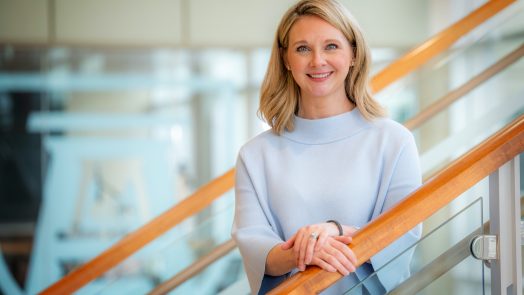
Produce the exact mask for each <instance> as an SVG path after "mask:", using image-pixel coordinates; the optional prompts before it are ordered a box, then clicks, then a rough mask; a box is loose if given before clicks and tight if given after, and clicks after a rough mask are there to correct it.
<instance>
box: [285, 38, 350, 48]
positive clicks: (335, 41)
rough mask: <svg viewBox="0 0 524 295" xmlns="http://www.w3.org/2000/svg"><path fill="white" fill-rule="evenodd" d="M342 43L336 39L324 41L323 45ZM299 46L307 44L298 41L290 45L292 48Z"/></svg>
mask: <svg viewBox="0 0 524 295" xmlns="http://www.w3.org/2000/svg"><path fill="white" fill-rule="evenodd" d="M333 42H334V43H343V42H341V41H340V40H338V39H327V40H325V41H324V43H333ZM299 44H300V45H301V44H308V42H307V41H306V40H300V41H296V42H294V43H293V44H291V46H292V47H294V46H296V45H299Z"/></svg>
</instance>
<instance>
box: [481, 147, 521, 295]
mask: <svg viewBox="0 0 524 295" xmlns="http://www.w3.org/2000/svg"><path fill="white" fill-rule="evenodd" d="M489 194H490V196H489V215H490V221H491V223H490V234H493V235H497V237H498V259H497V260H493V261H491V294H504V295H506V294H507V295H522V270H521V260H522V257H521V251H520V170H519V157H518V156H516V157H515V158H513V159H512V160H511V161H509V162H507V163H506V164H504V165H503V166H501V167H500V168H499V169H498V170H497V171H495V172H493V173H492V174H491V175H490V176H489Z"/></svg>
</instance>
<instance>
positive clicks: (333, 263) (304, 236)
mask: <svg viewBox="0 0 524 295" xmlns="http://www.w3.org/2000/svg"><path fill="white" fill-rule="evenodd" d="M355 232H356V228H353V227H349V230H345V232H344V235H343V236H339V232H338V229H337V228H336V227H335V226H334V225H333V224H332V223H319V224H313V225H308V226H305V227H302V228H300V229H299V230H298V231H297V232H296V233H295V234H294V235H293V236H292V237H291V238H289V239H288V240H287V241H285V242H284V243H283V244H282V245H281V248H282V250H289V249H292V250H293V253H294V256H295V259H296V266H297V268H298V269H299V270H300V271H304V270H305V269H306V265H316V266H318V267H320V268H322V269H324V270H326V271H329V272H336V271H338V272H339V273H341V274H342V275H344V276H347V275H349V274H350V273H351V272H354V271H355V269H356V267H355V265H356V264H357V258H356V256H355V253H353V251H352V250H351V249H350V248H349V247H348V246H347V244H349V243H351V241H352V236H353V235H354V233H355Z"/></svg>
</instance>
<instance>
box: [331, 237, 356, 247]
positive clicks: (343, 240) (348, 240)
mask: <svg viewBox="0 0 524 295" xmlns="http://www.w3.org/2000/svg"><path fill="white" fill-rule="evenodd" d="M333 239H335V240H337V241H339V242H341V243H343V244H346V245H348V244H349V243H351V241H353V238H352V237H350V236H336V237H333Z"/></svg>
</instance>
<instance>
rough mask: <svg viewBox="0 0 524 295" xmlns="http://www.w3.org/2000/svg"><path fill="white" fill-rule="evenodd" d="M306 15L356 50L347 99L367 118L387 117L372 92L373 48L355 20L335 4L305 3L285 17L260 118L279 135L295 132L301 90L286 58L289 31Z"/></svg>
mask: <svg viewBox="0 0 524 295" xmlns="http://www.w3.org/2000/svg"><path fill="white" fill-rule="evenodd" d="M306 15H307V16H317V17H319V18H321V19H323V20H324V21H326V22H328V23H329V24H331V25H332V26H333V27H335V28H337V29H338V30H339V31H340V32H342V34H344V36H345V37H346V38H347V40H348V42H349V44H350V45H351V47H352V49H353V61H354V63H353V65H352V66H351V68H350V70H349V73H348V75H347V77H346V83H345V84H346V86H345V88H346V96H347V98H348V99H349V100H350V101H351V102H352V103H353V104H354V105H355V106H356V107H357V108H358V109H359V110H360V112H361V113H362V115H363V117H364V118H366V119H368V120H372V119H374V118H376V117H380V116H384V114H385V111H384V108H383V107H382V106H381V105H380V104H379V103H378V102H377V101H376V100H375V99H374V98H373V96H372V95H371V91H370V89H369V72H370V66H371V54H370V50H369V47H368V46H367V44H366V41H365V40H364V38H363V36H362V32H361V30H360V27H359V25H358V23H357V21H356V20H355V18H354V17H353V16H352V15H351V14H350V13H349V11H348V10H347V9H346V8H345V7H344V6H343V5H341V4H340V3H339V2H337V1H335V0H302V1H299V2H298V3H297V4H295V5H294V6H292V7H291V8H290V9H289V10H288V11H287V12H286V13H285V14H284V16H283V17H282V20H281V21H280V24H279V25H278V29H277V32H276V36H275V40H274V42H273V47H272V49H271V57H270V59H269V64H268V68H267V72H266V75H265V77H264V81H263V82H262V86H261V91H260V107H259V110H258V113H259V116H261V117H262V119H264V120H265V121H266V122H267V123H268V124H269V126H271V128H272V129H273V131H274V132H275V133H277V134H282V132H283V131H284V130H287V131H293V129H294V125H293V115H294V114H296V113H297V111H298V102H299V98H300V88H299V86H298V84H297V83H296V82H295V80H294V79H293V76H292V74H291V72H290V71H288V69H287V68H286V65H285V62H284V54H285V53H286V50H287V48H288V45H289V31H290V30H291V28H292V26H293V25H294V24H295V22H296V21H297V20H298V19H299V18H300V17H302V16H306Z"/></svg>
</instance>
